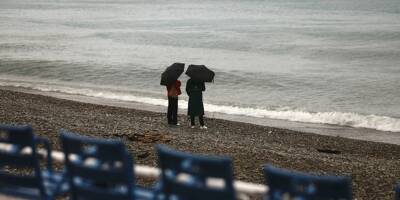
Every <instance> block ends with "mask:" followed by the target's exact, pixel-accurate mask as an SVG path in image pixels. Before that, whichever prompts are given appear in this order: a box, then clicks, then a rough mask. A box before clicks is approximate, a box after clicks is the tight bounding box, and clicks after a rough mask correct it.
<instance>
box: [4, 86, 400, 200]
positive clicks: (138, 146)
mask: <svg viewBox="0 0 400 200" xmlns="http://www.w3.org/2000/svg"><path fill="white" fill-rule="evenodd" d="M0 96H1V98H0V106H1V107H0V122H1V123H7V124H31V125H32V126H33V128H34V129H35V130H36V132H37V133H38V134H40V135H43V136H46V137H49V139H50V140H51V142H52V144H53V146H54V149H60V144H59V141H58V132H59V130H60V129H61V128H64V129H67V130H70V131H72V132H77V133H81V134H85V135H92V136H96V137H102V138H121V139H123V140H124V141H125V143H126V145H127V147H128V149H129V150H130V151H131V152H132V153H133V155H134V157H135V162H136V163H139V164H145V165H150V166H156V165H157V164H156V163H157V159H156V158H157V156H156V154H155V150H154V145H155V144H166V145H168V146H170V147H172V148H175V149H178V150H182V151H187V152H195V153H201V154H211V155H225V156H230V157H231V158H232V159H233V161H234V171H235V179H238V180H243V181H249V182H255V183H264V175H263V174H262V167H263V166H264V165H265V164H272V165H274V166H277V167H283V168H287V169H291V170H300V171H305V172H312V173H317V174H330V175H347V176H351V178H352V180H353V193H354V197H355V198H357V199H371V200H372V199H393V194H394V191H393V189H394V186H395V184H396V183H397V182H398V181H399V179H400V168H399V167H398V166H400V146H399V145H393V144H385V143H378V142H370V141H362V140H354V139H348V138H343V137H337V136H336V137H335V136H324V135H318V134H313V133H306V132H298V131H292V130H288V129H281V128H275V127H269V126H260V125H254V124H250V123H242V122H235V121H229V120H225V119H215V118H206V124H207V125H208V126H209V129H208V130H206V131H203V130H200V129H198V128H196V129H190V128H188V127H186V126H184V124H185V123H186V122H187V119H186V117H184V116H182V115H181V116H180V121H181V124H183V126H181V127H179V128H171V127H169V126H168V125H167V123H166V119H165V114H164V113H160V112H151V111H146V110H139V109H134V108H125V107H116V106H115V105H114V106H112V105H111V106H110V105H98V104H93V103H87V102H86V103H83V102H79V101H76V100H75V101H73V100H74V99H71V100H65V99H60V98H54V97H49V96H44V95H41V94H30V93H24V92H17V91H11V90H4V88H3V89H0ZM326 150H334V152H336V153H327V152H329V151H326Z"/></svg>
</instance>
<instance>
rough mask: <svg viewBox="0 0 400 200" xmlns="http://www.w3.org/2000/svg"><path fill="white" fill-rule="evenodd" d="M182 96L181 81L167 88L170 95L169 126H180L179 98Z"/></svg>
mask: <svg viewBox="0 0 400 200" xmlns="http://www.w3.org/2000/svg"><path fill="white" fill-rule="evenodd" d="M180 94H182V92H181V82H180V81H179V80H176V81H174V82H173V83H171V84H169V85H168V86H167V95H168V112H167V118H168V124H169V125H175V126H179V123H178V96H179V95H180Z"/></svg>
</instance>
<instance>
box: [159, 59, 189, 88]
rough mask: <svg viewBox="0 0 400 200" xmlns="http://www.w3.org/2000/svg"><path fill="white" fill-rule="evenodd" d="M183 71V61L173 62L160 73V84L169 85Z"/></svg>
mask: <svg viewBox="0 0 400 200" xmlns="http://www.w3.org/2000/svg"><path fill="white" fill-rule="evenodd" d="M183 71H185V64H184V63H174V64H172V65H171V66H169V67H167V69H165V71H164V72H163V73H162V74H161V82H160V85H169V84H171V83H173V82H175V81H176V80H177V79H178V78H179V76H180V75H181V74H182V73H183Z"/></svg>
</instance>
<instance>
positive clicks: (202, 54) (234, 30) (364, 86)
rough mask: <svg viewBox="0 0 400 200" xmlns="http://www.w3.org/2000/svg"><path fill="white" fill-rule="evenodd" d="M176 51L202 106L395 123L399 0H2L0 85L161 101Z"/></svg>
mask: <svg viewBox="0 0 400 200" xmlns="http://www.w3.org/2000/svg"><path fill="white" fill-rule="evenodd" d="M174 62H184V63H186V64H187V65H189V64H204V65H206V66H208V67H209V68H211V69H213V70H214V71H215V73H216V76H215V81H214V83H207V84H206V87H207V89H206V91H205V93H204V101H205V109H206V111H208V113H223V114H228V115H240V116H249V117H255V118H268V119H280V120H288V121H296V122H307V123H322V124H333V125H341V126H352V127H362V128H370V129H375V130H381V131H392V132H400V1H399V0H379V1H376V0H334V1H332V0H265V1H261V0H218V1H215V0H202V1H198V0H185V1H181V0H168V1H164V0H102V1H99V0H35V1H30V0H1V1H0V85H1V86H13V87H24V88H30V89H34V90H40V91H49V92H58V93H66V94H74V95H82V96H90V97H97V98H99V99H114V100H121V101H127V102H139V103H144V104H150V105H160V106H166V105H167V100H166V96H165V95H166V92H165V87H163V86H160V84H159V83H160V74H161V73H162V72H163V70H164V69H165V68H166V67H167V66H168V65H170V64H172V63H174ZM187 78H188V77H187V76H186V75H185V74H183V75H182V76H181V80H182V82H183V85H182V87H183V88H182V90H183V91H184V87H185V82H186V80H187ZM180 99H181V102H180V107H182V108H186V106H187V95H186V93H185V92H184V93H183V95H182V96H181V98H180Z"/></svg>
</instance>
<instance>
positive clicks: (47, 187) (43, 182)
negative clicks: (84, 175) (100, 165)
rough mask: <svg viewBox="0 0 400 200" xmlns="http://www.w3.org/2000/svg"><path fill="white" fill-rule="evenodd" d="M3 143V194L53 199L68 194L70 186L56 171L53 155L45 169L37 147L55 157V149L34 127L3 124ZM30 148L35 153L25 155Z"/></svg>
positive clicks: (0, 185)
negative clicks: (44, 149)
mask: <svg viewBox="0 0 400 200" xmlns="http://www.w3.org/2000/svg"><path fill="white" fill-rule="evenodd" d="M0 143H1V146H2V149H1V151H0V193H3V194H6V195H10V196H16V197H21V198H24V199H46V200H51V199H54V198H55V197H56V196H58V195H60V194H62V193H64V192H66V190H67V184H64V182H63V176H62V174H61V173H56V172H54V170H53V168H52V158H51V156H47V162H46V166H47V169H45V170H42V169H41V166H40V160H39V158H40V156H39V154H38V152H37V146H38V145H39V144H43V145H44V147H45V148H46V150H47V155H51V146H50V143H49V141H48V140H47V139H45V138H41V137H38V136H36V135H35V134H34V133H33V130H32V128H31V127H30V126H7V125H0ZM28 149H29V150H30V151H31V153H28V152H25V153H24V151H25V150H28Z"/></svg>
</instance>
